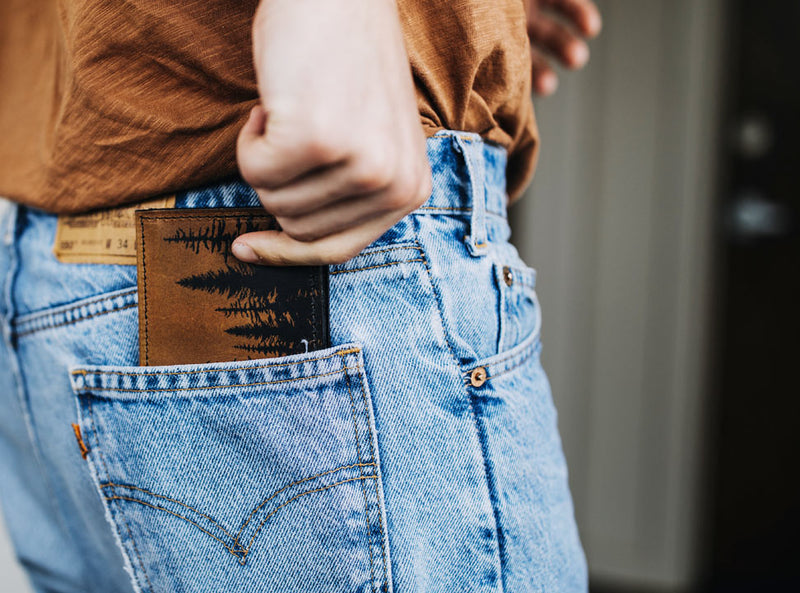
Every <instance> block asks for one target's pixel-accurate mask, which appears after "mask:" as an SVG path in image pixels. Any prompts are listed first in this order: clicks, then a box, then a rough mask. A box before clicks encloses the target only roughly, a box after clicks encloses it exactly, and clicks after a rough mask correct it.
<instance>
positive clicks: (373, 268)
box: [330, 259, 425, 276]
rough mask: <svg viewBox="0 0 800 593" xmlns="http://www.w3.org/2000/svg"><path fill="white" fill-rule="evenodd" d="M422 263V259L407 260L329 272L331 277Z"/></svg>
mask: <svg viewBox="0 0 800 593" xmlns="http://www.w3.org/2000/svg"><path fill="white" fill-rule="evenodd" d="M424 261H425V260H424V259H407V260H403V261H393V262H388V263H385V264H379V265H376V266H365V267H363V268H350V269H348V270H337V271H335V272H330V274H331V276H336V275H338V274H349V273H350V272H360V271H362V270H375V269H377V268H386V267H388V266H399V265H400V264H410V263H414V262H424Z"/></svg>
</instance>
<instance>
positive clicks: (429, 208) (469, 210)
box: [417, 206, 505, 218]
mask: <svg viewBox="0 0 800 593" xmlns="http://www.w3.org/2000/svg"><path fill="white" fill-rule="evenodd" d="M417 210H448V211H454V212H472V208H458V207H449V206H420V207H419V208H417ZM485 212H486V214H492V215H494V216H499V217H500V218H505V216H504V215H503V214H501V213H500V212H495V211H494V210H485Z"/></svg>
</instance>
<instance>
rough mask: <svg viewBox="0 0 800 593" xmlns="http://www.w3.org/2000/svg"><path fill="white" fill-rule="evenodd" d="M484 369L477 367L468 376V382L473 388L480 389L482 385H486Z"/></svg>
mask: <svg viewBox="0 0 800 593" xmlns="http://www.w3.org/2000/svg"><path fill="white" fill-rule="evenodd" d="M486 379H487V376H486V369H485V368H483V367H478V368H477V369H475V370H473V371H472V372H471V373H470V375H469V382H470V383H471V384H472V386H473V387H480V386H481V385H483V384H484V383H486Z"/></svg>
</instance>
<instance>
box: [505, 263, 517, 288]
mask: <svg viewBox="0 0 800 593" xmlns="http://www.w3.org/2000/svg"><path fill="white" fill-rule="evenodd" d="M503 281H504V282H505V283H506V286H511V285H512V284H514V274H513V273H512V272H511V268H509V267H508V266H503Z"/></svg>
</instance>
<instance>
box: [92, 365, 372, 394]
mask: <svg viewBox="0 0 800 593" xmlns="http://www.w3.org/2000/svg"><path fill="white" fill-rule="evenodd" d="M360 368H363V367H361V365H358V366H355V367H345V369H346V370H350V369H360ZM341 372H342V369H339V370H336V371H331V372H330V373H322V374H318V375H304V376H302V377H292V378H291V379H279V380H276V381H259V382H256V383H237V384H233V385H205V386H203V387H173V388H152V389H126V388H123V387H93V386H87V387H84V388H82V389H78V392H79V393H86V392H92V393H93V392H96V391H114V392H121V393H171V392H175V391H181V392H183V391H205V390H209V389H233V388H237V387H262V386H264V385H276V384H279V383H292V382H294V381H305V380H307V379H317V378H319V377H329V376H331V375H338V374H339V373H341Z"/></svg>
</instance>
